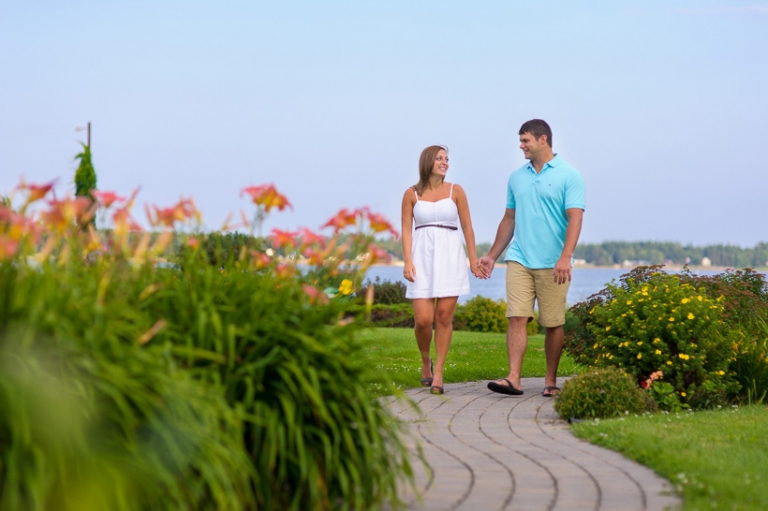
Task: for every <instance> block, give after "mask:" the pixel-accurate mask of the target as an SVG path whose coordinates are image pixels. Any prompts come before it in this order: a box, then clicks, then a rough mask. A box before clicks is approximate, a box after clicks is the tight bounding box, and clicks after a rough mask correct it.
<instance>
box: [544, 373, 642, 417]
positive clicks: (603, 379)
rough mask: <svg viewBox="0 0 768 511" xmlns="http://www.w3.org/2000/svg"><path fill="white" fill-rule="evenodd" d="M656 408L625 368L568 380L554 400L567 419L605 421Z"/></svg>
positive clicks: (556, 407)
mask: <svg viewBox="0 0 768 511" xmlns="http://www.w3.org/2000/svg"><path fill="white" fill-rule="evenodd" d="M655 409H656V405H655V403H654V402H653V400H652V399H650V397H649V396H648V394H646V393H645V392H644V391H643V390H641V389H640V387H638V385H637V382H636V381H635V379H634V378H633V377H632V376H630V375H628V374H627V373H626V372H625V371H624V370H623V369H619V368H617V367H606V368H602V369H590V370H588V371H584V372H583V373H581V374H580V375H578V376H574V377H573V378H571V379H569V380H568V381H566V382H565V384H564V385H563V390H562V391H561V392H560V395H559V396H558V397H557V399H556V400H555V411H556V412H557V413H558V414H560V416H561V417H562V418H564V419H572V418H573V419H602V418H609V417H618V416H621V415H624V414H627V413H632V414H635V413H643V412H646V411H654V410H655Z"/></svg>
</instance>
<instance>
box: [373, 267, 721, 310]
mask: <svg viewBox="0 0 768 511" xmlns="http://www.w3.org/2000/svg"><path fill="white" fill-rule="evenodd" d="M628 271H629V270H628V269H626V268H623V269H613V268H574V269H573V278H572V280H571V286H570V288H569V289H568V304H569V305H573V304H575V303H578V302H580V301H582V300H584V299H585V298H587V297H589V296H590V295H592V294H594V293H597V292H598V291H600V290H601V289H603V288H604V287H605V285H606V284H607V283H609V282H611V281H613V280H616V281H618V279H619V277H621V276H622V275H624V274H625V273H627V272H628ZM694 273H696V274H699V275H715V274H717V273H721V271H720V270H699V271H695V272H694ZM506 274H507V270H506V268H505V267H503V266H497V267H496V268H495V269H494V270H493V274H492V275H491V278H489V279H486V280H480V279H476V278H475V277H473V276H472V275H471V274H470V275H469V279H470V280H469V287H470V294H469V295H465V296H461V297H459V303H464V302H466V301H467V300H469V299H470V298H473V297H475V296H485V297H486V298H492V299H494V300H499V299H505V298H506V296H507V295H506ZM376 277H379V278H380V279H381V280H382V281H384V280H389V281H392V282H403V283H405V282H406V281H405V279H404V278H403V267H402V266H374V267H371V268H370V269H369V270H368V272H367V273H366V279H370V280H374V279H376Z"/></svg>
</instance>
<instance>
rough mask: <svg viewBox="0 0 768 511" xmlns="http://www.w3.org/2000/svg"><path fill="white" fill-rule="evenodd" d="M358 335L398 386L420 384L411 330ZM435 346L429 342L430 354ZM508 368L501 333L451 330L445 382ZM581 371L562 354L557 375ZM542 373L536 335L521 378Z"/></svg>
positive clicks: (497, 373)
mask: <svg viewBox="0 0 768 511" xmlns="http://www.w3.org/2000/svg"><path fill="white" fill-rule="evenodd" d="M360 338H361V340H362V341H363V342H364V343H365V344H366V347H365V354H366V356H367V357H368V362H369V363H370V365H371V366H373V367H377V368H379V369H383V370H384V371H385V372H387V373H388V374H389V376H390V378H392V380H393V381H394V382H395V384H396V385H397V386H398V387H399V388H410V387H418V386H419V379H420V378H421V358H420V356H419V349H418V347H417V346H416V338H415V337H414V336H413V330H412V329H410V328H371V329H368V330H365V331H363V332H361V334H360ZM434 349H435V348H434V343H432V353H433V356H434ZM508 370H509V363H508V362H507V347H506V338H505V335H504V334H496V333H480V332H453V339H452V341H451V349H450V351H449V352H448V359H447V361H446V366H445V375H444V381H445V383H458V382H467V381H477V380H495V379H497V378H500V377H502V376H506V374H507V371H508ZM581 370H582V368H581V366H578V365H576V363H574V361H573V359H572V358H571V357H569V356H568V355H566V354H565V353H563V356H562V358H561V359H560V366H559V368H558V375H559V376H570V375H573V374H578V373H579V372H581ZM545 372H546V362H545V358H544V336H543V335H535V336H532V337H530V338H529V340H528V351H527V352H526V355H525V360H524V361H523V377H531V376H541V377H543V376H544V373H545Z"/></svg>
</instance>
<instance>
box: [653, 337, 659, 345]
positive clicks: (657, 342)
mask: <svg viewBox="0 0 768 511" xmlns="http://www.w3.org/2000/svg"><path fill="white" fill-rule="evenodd" d="M660 342H661V339H659V338H658V337H657V338H655V339H654V340H653V344H659V343H660Z"/></svg>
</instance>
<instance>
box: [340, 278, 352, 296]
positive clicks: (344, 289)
mask: <svg viewBox="0 0 768 511" xmlns="http://www.w3.org/2000/svg"><path fill="white" fill-rule="evenodd" d="M354 290H355V286H354V284H352V281H351V280H349V279H344V280H342V281H341V285H340V286H339V293H341V294H343V295H348V294H350V293H351V292H352V291H354Z"/></svg>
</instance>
